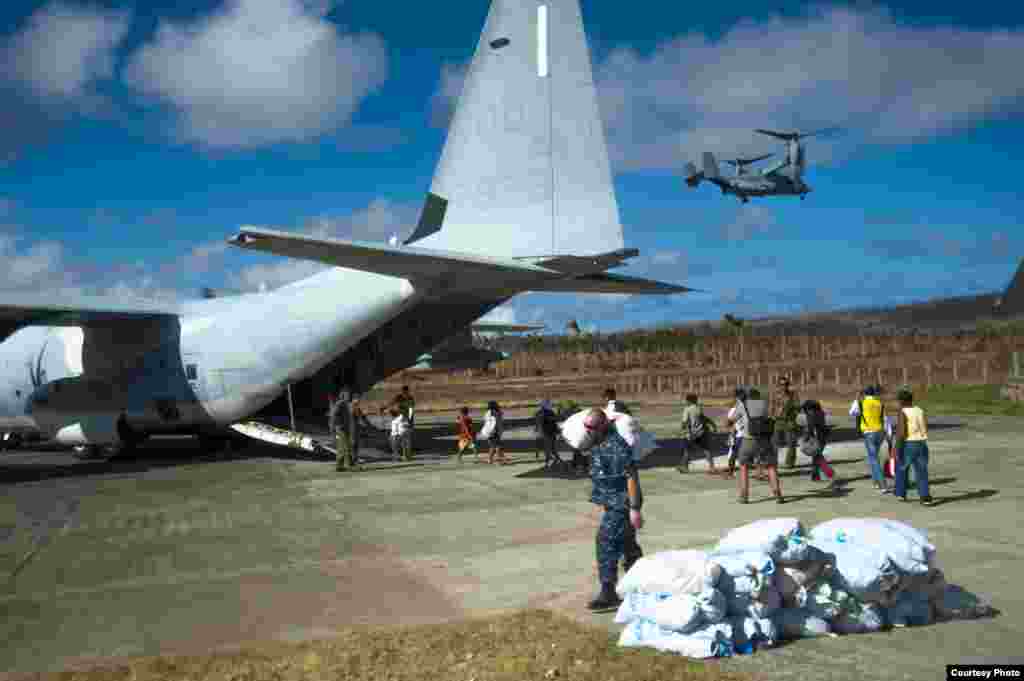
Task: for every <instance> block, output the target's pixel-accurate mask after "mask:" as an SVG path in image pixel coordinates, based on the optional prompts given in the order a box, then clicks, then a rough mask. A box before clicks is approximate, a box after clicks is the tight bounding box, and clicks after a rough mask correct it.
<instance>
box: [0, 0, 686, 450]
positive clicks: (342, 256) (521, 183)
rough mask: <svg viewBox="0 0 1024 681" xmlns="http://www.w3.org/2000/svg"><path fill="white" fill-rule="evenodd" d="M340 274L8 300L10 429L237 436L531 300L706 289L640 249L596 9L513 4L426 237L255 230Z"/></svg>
mask: <svg viewBox="0 0 1024 681" xmlns="http://www.w3.org/2000/svg"><path fill="white" fill-rule="evenodd" d="M229 243H231V244H233V245H235V246H237V247H239V248H243V249H247V250H255V251H262V252H266V253H272V254H277V255H281V256H285V257H291V258H300V259H305V260H313V261H317V262H320V263H323V264H326V265H329V266H330V267H329V269H327V270H325V271H323V272H320V273H318V274H315V275H313V276H311V277H309V278H307V279H303V280H301V281H298V282H295V283H292V284H289V285H286V286H282V287H280V288H278V289H275V290H272V291H267V292H261V293H252V294H245V295H237V296H229V297H216V296H214V297H207V298H205V299H202V300H193V301H188V302H183V303H178V304H169V303H158V302H152V301H141V300H140V301H131V300H125V299H123V298H118V299H114V298H104V297H85V296H82V297H76V298H73V299H72V298H67V297H63V296H56V295H47V294H43V293H40V294H35V295H21V294H0V339H4V340H3V342H2V344H0V417H2V419H3V420H2V421H0V430H14V429H16V428H24V429H32V430H37V431H39V432H41V433H42V434H44V435H45V436H46V437H49V438H53V439H55V440H57V441H58V442H60V443H63V444H66V445H71V446H80V447H84V448H87V449H89V450H90V451H99V450H103V451H104V452H106V451H110V450H111V449H114V450H116V451H125V450H128V449H130V448H131V447H132V446H133V445H135V444H136V443H138V442H140V441H142V440H144V439H145V438H146V437H148V436H150V435H156V434H172V433H174V434H196V435H200V436H207V437H219V436H224V435H226V434H230V433H231V432H232V431H230V430H229V428H230V426H231V424H234V423H237V422H239V421H242V420H246V419H252V418H254V417H257V416H258V415H259V413H260V412H261V410H264V409H265V408H267V407H268V405H270V404H272V403H274V402H275V401H277V400H279V398H280V397H281V396H282V395H284V394H285V392H286V391H288V390H289V388H290V387H291V386H293V385H297V384H305V385H306V386H315V385H318V384H319V383H318V382H320V383H322V382H324V381H329V380H333V379H334V377H340V379H341V380H342V381H343V382H344V384H346V385H347V386H349V387H350V388H351V389H353V390H355V391H357V392H362V391H365V390H366V389H368V388H369V387H371V386H372V385H374V384H375V383H376V382H378V381H380V380H382V379H383V378H385V377H387V376H389V375H391V374H393V373H395V372H396V371H399V370H401V369H403V368H405V367H408V366H410V365H412V364H414V363H415V362H416V360H417V358H420V357H421V356H422V355H423V354H424V353H425V352H428V351H429V350H430V349H432V348H434V347H436V346H437V345H438V344H439V343H440V342H441V341H443V340H444V339H446V338H448V337H450V336H452V335H454V334H457V333H460V332H463V331H464V330H466V329H467V328H472V325H473V323H474V321H475V320H477V319H479V318H480V317H482V316H484V315H486V314H487V313H488V312H490V311H491V310H493V309H494V308H496V307H498V306H499V305H501V304H503V303H505V302H506V301H508V300H510V299H511V298H513V297H514V296H516V295H517V294H520V293H524V292H527V291H556V292H576V293H639V294H673V293H683V292H686V291H689V290H691V289H688V288H686V287H684V286H678V285H674V284H666V283H661V282H657V281H651V280H646V279H641V278H636V277H629V276H623V275H619V274H614V273H610V272H608V271H607V270H609V269H611V268H614V267H617V266H620V265H622V264H623V263H624V262H625V261H626V260H628V259H629V258H632V257H634V256H636V255H638V254H639V251H637V250H636V249H629V248H625V245H624V237H623V232H622V226H621V223H620V220H619V212H618V205H617V202H616V198H615V192H614V189H613V185H612V178H611V170H610V167H609V162H608V152H607V147H606V144H605V136H604V130H603V127H602V123H601V119H600V116H599V114H598V104H597V96H596V92H595V88H594V82H593V76H592V73H591V63H590V56H589V52H588V48H587V44H586V37H585V34H584V31H583V22H582V17H581V15H580V9H579V5H578V2H577V0H545V1H543V2H538V1H536V0H494V2H493V3H492V4H491V7H490V11H489V14H488V16H487V20H486V23H485V25H484V28H483V33H482V35H481V37H480V40H479V42H478V44H477V47H476V51H475V54H474V56H473V60H472V63H471V65H470V68H469V71H468V73H467V76H466V79H465V84H464V86H463V90H462V93H461V95H460V97H459V101H458V105H457V108H456V111H455V114H454V118H453V120H452V123H451V125H450V127H449V130H448V136H447V139H446V141H445V144H444V147H443V151H442V154H441V158H440V161H439V163H438V165H437V168H436V171H435V174H434V177H433V182H432V185H431V187H430V190H429V192H428V194H427V196H426V200H425V202H424V205H423V210H422V213H421V216H420V219H419V222H418V224H417V225H416V226H415V229H414V230H412V234H411V236H410V237H409V238H407V239H406V240H404V242H402V243H392V244H390V245H387V244H382V243H370V242H359V241H347V240H341V239H319V238H314V237H311V236H303V235H299V234H292V233H287V232H282V231H276V230H271V229H264V228H259V227H248V226H247V227H243V228H241V229H240V230H239V231H238V233H237V234H236V235H235V236H234V237H232V238H231V239H229Z"/></svg>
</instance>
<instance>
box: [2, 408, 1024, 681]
mask: <svg viewBox="0 0 1024 681" xmlns="http://www.w3.org/2000/svg"><path fill="white" fill-rule="evenodd" d="M634 411H635V412H636V413H637V415H638V416H639V417H640V418H641V420H642V421H643V422H644V423H645V425H647V426H648V427H650V428H651V429H652V430H653V431H654V432H655V433H656V434H657V435H658V436H659V437H660V438H663V441H664V442H666V443H667V444H666V447H665V448H663V449H662V450H659V451H658V452H655V453H654V454H652V455H651V456H650V457H649V458H648V460H647V461H645V467H644V470H643V472H642V473H641V481H642V484H643V487H644V496H645V499H646V507H645V511H646V513H645V516H646V527H645V528H644V529H643V530H642V532H641V533H640V542H641V545H642V547H643V548H644V550H645V552H647V553H654V552H656V551H661V550H667V549H679V548H702V547H708V546H710V545H712V544H714V543H715V542H716V541H717V540H718V539H719V538H720V537H721V536H722V535H723V534H724V533H725V532H726V531H727V530H729V529H730V528H732V527H735V526H737V525H741V524H743V523H746V522H750V521H752V520H755V519H759V518H765V517H780V516H781V517H798V518H800V519H801V520H803V521H804V523H806V524H807V525H808V526H811V525H814V524H817V523H819V522H822V521H824V520H828V519H832V518H836V517H844V516H885V517H891V518H900V519H904V520H906V521H907V522H909V523H910V524H912V525H914V526H916V527H919V528H922V529H925V530H927V531H928V532H929V536H930V538H931V540H932V542H933V543H934V544H935V545H936V546H937V547H938V558H939V562H940V564H941V566H942V567H943V569H944V570H945V571H946V575H947V579H948V580H949V581H950V583H953V584H957V585H959V586H961V587H963V588H965V589H967V590H969V591H971V592H973V593H976V594H979V595H982V596H986V597H988V598H990V599H991V601H992V603H993V605H994V606H995V607H996V608H998V609H999V610H1000V611H1001V613H1000V614H999V615H998V616H997V617H995V618H992V619H988V620H978V621H964V622H950V623H943V624H939V625H934V626H930V627H921V628H916V629H915V628H911V629H904V630H898V631H894V632H891V633H889V632H887V633H879V634H870V635H859V636H847V637H841V638H838V639H818V640H801V641H796V642H793V643H789V644H787V645H784V646H781V647H780V648H778V649H776V650H772V651H766V652H760V653H758V654H756V655H754V656H749V657H738V658H733V659H731V660H727V661H724V662H723V663H722V664H723V665H725V666H728V667H729V668H736V669H749V670H751V671H756V672H758V673H759V674H761V675H763V676H764V677H765V678H778V679H788V678H801V679H806V678H816V679H904V678H905V679H920V678H940V675H944V673H945V665H946V664H948V663H954V662H958V661H961V660H965V659H968V658H971V659H977V658H979V657H980V658H1007V657H1009V656H1012V655H1014V654H1017V651H1018V650H1019V647H1020V643H1019V641H1020V640H1021V639H1022V637H1024V602H1022V601H1024V589H1022V588H1021V587H1020V586H1019V584H1018V582H1017V578H1018V577H1017V575H1018V574H1019V573H1017V570H1018V569H1019V565H1020V561H1021V558H1022V557H1024V542H1022V541H1021V539H1020V534H1019V531H1020V530H1019V525H1020V524H1019V522H1018V519H1019V518H1020V515H1019V511H1018V508H1019V507H1018V505H1017V504H1018V503H1019V502H1020V501H1021V499H1020V497H1021V492H1020V489H1019V481H1020V479H1021V467H1022V465H1024V453H1022V448H1021V447H1020V444H1019V443H1020V441H1021V437H1022V435H1024V426H1022V425H1021V423H1020V422H1019V420H1016V419H1007V418H994V417H985V418H978V417H972V418H965V419H959V420H955V419H950V420H946V421H941V420H939V419H934V421H935V423H934V425H933V429H932V436H931V442H930V448H931V463H930V465H931V476H930V477H931V480H932V486H933V490H932V494H933V496H934V497H935V498H936V500H937V501H938V505H937V506H935V507H934V508H924V507H922V506H920V505H919V504H917V503H910V504H898V503H897V502H896V501H894V499H893V498H892V497H891V496H880V495H879V494H878V493H877V492H876V491H874V490H873V488H872V486H871V482H870V480H869V479H867V476H866V474H867V466H866V463H865V462H864V448H863V445H862V444H861V443H859V442H857V441H852V440H851V441H847V442H837V443H836V444H833V445H831V446H830V448H829V451H828V452H827V455H828V456H829V458H830V459H831V460H832V461H833V462H834V463H835V464H836V470H837V471H838V474H839V476H840V477H841V478H843V479H844V484H843V486H842V488H841V490H840V492H839V494H838V495H837V496H833V495H832V494H831V493H830V492H828V491H827V490H826V488H825V487H824V486H823V485H822V484H820V483H812V482H811V481H810V480H809V479H808V478H809V469H808V468H807V465H806V464H807V460H806V458H802V459H801V461H800V462H799V463H800V464H801V467H800V468H798V469H796V470H795V471H784V472H783V491H784V493H785V494H786V496H787V497H788V499H789V502H788V503H787V504H786V505H783V506H777V505H776V504H775V503H773V502H772V501H771V499H770V492H769V490H768V488H767V485H766V484H765V483H758V482H754V483H753V488H752V493H751V499H752V502H753V503H751V504H750V505H747V506H740V505H738V504H737V503H736V502H735V498H736V488H735V481H727V480H724V479H721V478H717V477H710V476H707V475H704V474H702V473H701V468H702V466H703V465H704V464H703V463H701V462H697V463H694V464H693V465H692V466H691V472H690V473H689V474H685V475H683V474H680V473H679V472H677V470H676V469H675V466H676V464H677V463H678V451H677V447H678V440H675V439H673V438H675V437H677V436H678V432H677V428H678V425H677V424H678V414H677V413H675V412H673V411H671V410H669V409H666V408H660V407H658V408H656V407H650V408H647V409H645V408H642V407H640V408H637V409H635V410H634ZM417 420H418V423H417V427H418V429H419V430H420V432H419V433H418V434H417V448H418V450H419V455H418V458H417V460H416V461H414V462H412V463H391V462H389V461H386V459H388V458H389V457H388V455H386V454H385V453H384V452H382V451H381V450H380V449H379V448H375V447H369V448H367V449H366V454H367V455H368V463H367V465H366V466H365V467H364V469H363V470H362V471H358V472H351V473H337V472H335V470H334V466H333V462H322V461H314V460H302V459H299V458H296V457H295V456H293V455H292V454H291V452H289V451H287V450H281V449H279V448H274V447H271V446H262V445H258V444H256V445H253V446H251V447H248V448H246V449H244V450H242V451H240V452H233V453H230V454H228V455H226V456H224V455H219V456H214V455H211V454H208V453H206V452H203V451H200V450H199V448H198V445H197V444H196V443H195V442H194V441H193V440H190V439H165V440H156V441H154V442H153V443H151V444H149V445H147V446H146V447H145V448H144V449H143V450H142V451H141V453H140V455H139V457H138V458H137V459H136V460H133V461H125V462H111V463H104V462H76V461H75V460H74V459H73V458H72V457H71V456H70V455H68V454H65V453H60V452H18V453H3V454H0V485H2V486H3V492H4V493H3V497H2V500H0V536H2V537H3V539H4V541H3V544H2V546H3V548H2V550H0V578H2V577H3V576H4V575H10V574H12V573H16V576H14V577H13V578H9V579H7V581H6V586H5V590H4V591H3V592H2V593H0V670H7V671H17V672H32V671H44V670H60V669H68V668H79V667H81V666H83V665H85V666H88V665H91V664H94V663H98V662H103V661H106V660H110V659H111V658H113V657H119V656H137V655H154V654H159V653H198V652H204V651H209V650H212V649H218V648H219V649H225V648H228V649H230V648H232V647H236V646H240V645H245V644H247V643H252V642H258V641H265V640H269V639H284V640H301V639H306V638H314V637H323V636H329V635H330V633H331V631H332V630H334V629H335V628H337V627H339V626H343V625H350V624H360V623H368V624H369V623H372V624H388V623H416V622H441V621H446V620H452V619H457V618H462V617H466V616H470V615H474V614H486V613H492V612H497V611H504V610H509V609H516V608H522V607H545V608H552V609H555V610H558V611H561V612H564V613H566V614H568V615H570V616H572V617H576V618H578V619H580V620H581V621H585V622H594V623H599V624H601V625H604V626H608V627H609V628H611V629H612V630H615V631H618V630H619V629H620V627H617V626H616V625H614V624H613V623H612V622H611V618H612V615H611V614H601V615H593V614H591V613H589V612H587V611H586V610H585V604H586V601H587V600H588V599H589V598H590V597H591V596H592V595H593V591H594V589H595V587H596V568H595V565H594V559H595V556H594V532H595V529H596V526H597V521H598V517H599V515H598V512H597V509H595V508H594V507H593V506H591V505H590V504H589V503H588V502H587V497H588V494H589V480H587V479H586V478H585V477H581V476H574V475H573V474H571V473H567V472H551V471H548V470H545V469H544V468H543V465H542V461H538V460H537V459H535V445H534V440H533V434H532V430H531V429H528V428H519V429H515V428H512V429H509V430H507V431H506V440H507V442H508V448H509V450H510V456H511V458H512V464H511V465H508V466H496V465H495V466H490V465H487V464H486V463H476V461H475V457H474V456H472V455H468V456H467V457H466V459H465V461H464V462H463V463H461V464H460V463H458V462H456V461H454V457H452V456H450V453H451V452H452V451H453V450H454V436H453V434H452V431H451V429H450V428H448V424H449V423H450V422H453V421H454V416H453V415H447V414H446V415H444V416H442V417H439V418H436V419H435V418H429V417H427V416H426V415H421V416H419V417H418V419H417ZM840 435H841V434H840ZM719 454H721V451H719ZM566 458H568V457H566ZM482 459H483V460H484V461H486V454H485V455H484V456H483V457H482ZM719 460H720V461H723V460H722V458H721V456H719ZM723 463H724V461H723ZM915 497H916V494H914V493H913V492H912V493H911V498H915ZM761 500H763V503H761Z"/></svg>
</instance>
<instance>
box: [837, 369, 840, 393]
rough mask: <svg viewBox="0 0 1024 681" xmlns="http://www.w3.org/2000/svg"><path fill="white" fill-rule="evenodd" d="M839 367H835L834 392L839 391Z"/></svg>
mask: <svg viewBox="0 0 1024 681" xmlns="http://www.w3.org/2000/svg"><path fill="white" fill-rule="evenodd" d="M839 385H840V384H839V367H836V390H839Z"/></svg>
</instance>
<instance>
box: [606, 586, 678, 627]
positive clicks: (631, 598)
mask: <svg viewBox="0 0 1024 681" xmlns="http://www.w3.org/2000/svg"><path fill="white" fill-rule="evenodd" d="M669 598H672V594H670V593H648V592H644V591H631V592H629V593H627V594H626V595H625V597H624V598H623V599H622V604H621V605H620V606H619V609H618V611H617V612H616V613H615V623H616V624H626V623H627V622H632V621H633V620H635V619H640V618H646V619H654V608H655V606H656V605H657V604H658V603H660V602H662V601H664V600H667V599H669Z"/></svg>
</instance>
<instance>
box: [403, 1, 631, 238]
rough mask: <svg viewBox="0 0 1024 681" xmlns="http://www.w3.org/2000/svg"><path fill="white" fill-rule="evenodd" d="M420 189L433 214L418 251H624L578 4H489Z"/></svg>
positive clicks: (497, 2)
mask: <svg viewBox="0 0 1024 681" xmlns="http://www.w3.org/2000/svg"><path fill="white" fill-rule="evenodd" d="M542 7H544V8H546V9H545V10H544V11H540V10H541V8H542ZM541 17H543V19H542V18H541ZM541 23H543V24H544V26H541ZM540 29H544V30H540ZM542 35H543V36H544V37H543V43H544V44H543V45H541V36H542ZM542 47H543V48H544V49H543V50H542V49H541V48H542ZM542 53H543V55H544V59H543V60H542V59H540V57H541V56H542ZM542 61H544V62H546V69H545V70H544V72H545V73H546V77H542V78H539V77H538V73H540V72H541V67H542V66H544V64H543V63H541V62H542ZM430 193H431V194H433V195H434V196H435V197H436V198H435V199H434V203H435V204H437V205H438V206H443V210H440V209H438V210H435V211H433V212H431V215H434V214H435V213H436V215H434V217H433V218H431V220H427V221H426V223H425V224H427V227H425V228H424V229H423V230H418V232H417V238H416V239H415V242H414V245H416V246H419V247H423V248H433V249H440V250H448V251H456V252H461V253H468V254H479V255H495V256H504V257H540V256H550V255H594V254H599V253H608V252H610V251H617V250H619V249H621V248H623V247H624V243H623V236H622V225H621V222H620V220H619V209H618V203H617V202H616V200H615V190H614V187H613V184H612V175H611V167H610V164H609V161H608V149H607V145H606V142H605V137H604V126H603V125H602V123H601V116H600V113H599V110H598V103H597V92H596V90H595V87H594V81H593V75H592V73H591V63H590V54H589V51H588V49H587V42H586V36H585V34H584V32H583V19H582V16H581V14H580V10H579V3H578V0H545V1H544V2H537V1H536V0H532V1H531V0H494V1H493V2H492V3H491V8H490V11H489V12H488V15H487V21H486V23H485V25H484V29H483V33H482V34H481V36H480V41H479V42H478V43H477V48H476V52H475V53H474V55H473V61H472V63H471V64H470V67H469V70H468V72H467V74H466V79H465V83H464V85H463V88H462V93H461V95H460V97H459V101H458V105H457V107H456V110H455V115H454V116H453V118H452V123H451V127H450V128H449V130H448V138H447V140H446V141H445V145H444V150H443V152H442V154H441V159H440V161H439V163H438V165H437V169H436V170H435V172H434V179H433V182H432V183H431V186H430ZM427 207H429V206H427ZM556 207H557V210H556ZM428 212H429V211H428ZM435 223H439V226H438V225H435Z"/></svg>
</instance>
